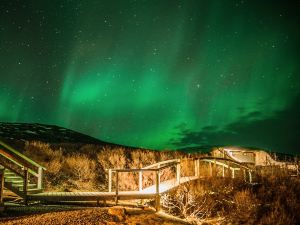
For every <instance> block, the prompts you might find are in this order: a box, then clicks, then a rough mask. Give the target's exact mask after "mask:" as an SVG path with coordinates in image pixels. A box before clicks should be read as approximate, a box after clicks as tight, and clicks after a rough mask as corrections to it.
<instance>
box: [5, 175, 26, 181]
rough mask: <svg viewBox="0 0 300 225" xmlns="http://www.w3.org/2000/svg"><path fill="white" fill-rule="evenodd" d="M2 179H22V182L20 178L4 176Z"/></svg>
mask: <svg viewBox="0 0 300 225" xmlns="http://www.w3.org/2000/svg"><path fill="white" fill-rule="evenodd" d="M4 178H5V179H22V180H23V178H22V177H20V176H5V177H4Z"/></svg>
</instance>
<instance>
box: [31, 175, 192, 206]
mask: <svg viewBox="0 0 300 225" xmlns="http://www.w3.org/2000/svg"><path fill="white" fill-rule="evenodd" d="M195 179H198V177H195V176H191V177H181V178H180V183H177V182H176V179H172V180H167V181H164V182H161V183H160V185H159V192H158V193H159V194H163V193H166V192H168V191H170V190H172V189H173V188H175V187H177V186H179V185H180V184H183V183H186V182H189V181H191V180H195ZM156 195H157V193H156V185H152V186H150V187H147V188H145V189H143V190H142V191H119V193H118V200H133V199H151V198H155V197H156ZM115 198H116V192H115V191H114V192H43V193H38V194H32V195H28V200H33V201H46V202H64V201H66V202H72V201H74V202H75V201H109V200H111V201H115Z"/></svg>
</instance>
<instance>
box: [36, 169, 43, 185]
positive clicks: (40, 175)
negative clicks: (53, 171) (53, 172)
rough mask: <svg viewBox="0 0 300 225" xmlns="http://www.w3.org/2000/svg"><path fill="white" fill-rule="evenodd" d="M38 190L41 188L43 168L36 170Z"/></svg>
mask: <svg viewBox="0 0 300 225" xmlns="http://www.w3.org/2000/svg"><path fill="white" fill-rule="evenodd" d="M37 188H38V189H42V188H43V168H42V167H39V169H38V184H37Z"/></svg>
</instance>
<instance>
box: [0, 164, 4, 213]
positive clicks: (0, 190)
mask: <svg viewBox="0 0 300 225" xmlns="http://www.w3.org/2000/svg"><path fill="white" fill-rule="evenodd" d="M3 190H4V169H0V207H1V206H2V204H3Z"/></svg>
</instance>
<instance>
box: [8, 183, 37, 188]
mask: <svg viewBox="0 0 300 225" xmlns="http://www.w3.org/2000/svg"><path fill="white" fill-rule="evenodd" d="M12 186H14V187H21V188H23V183H20V184H14V183H12ZM35 186H36V184H28V188H29V187H35Z"/></svg>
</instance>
